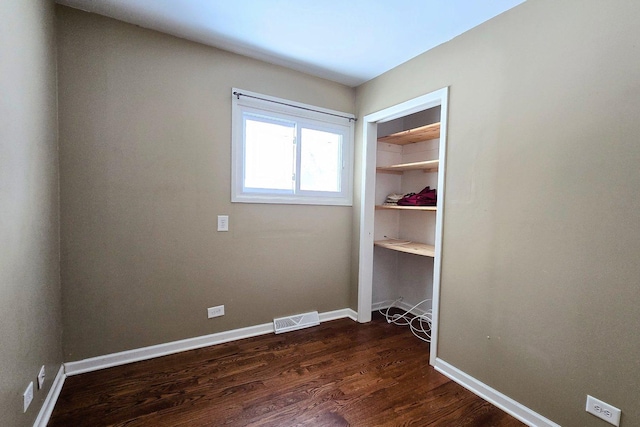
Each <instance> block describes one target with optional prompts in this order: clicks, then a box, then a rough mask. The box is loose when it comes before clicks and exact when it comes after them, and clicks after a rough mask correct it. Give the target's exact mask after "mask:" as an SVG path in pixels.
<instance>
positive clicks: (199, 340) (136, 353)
mask: <svg viewBox="0 0 640 427" xmlns="http://www.w3.org/2000/svg"><path fill="white" fill-rule="evenodd" d="M357 316H358V315H357V313H356V312H355V311H354V310H352V309H350V308H345V309H342V310H334V311H328V312H325V313H320V315H319V317H320V322H328V321H330V320H336V319H342V318H345V317H347V318H349V319H351V320H353V321H356V319H357ZM273 332H274V330H273V322H269V323H263V324H261V325H255V326H248V327H246V328H240V329H233V330H230V331H225V332H218V333H215V334H211V335H203V336H200V337H195V338H187V339H184V340H179V341H172V342H168V343H164V344H157V345H152V346H149V347H142V348H137V349H133V350H127V351H122V352H118V353H111V354H107V355H104V356H97V357H91V358H89V359H84V360H79V361H76V362H67V363H65V364H64V369H65V373H66V374H67V376H72V375H78V374H83V373H85V372H93V371H97V370H100V369H106V368H111V367H114V366H120V365H125V364H127V363H133V362H140V361H141V360H148V359H153V358H156V357H161V356H167V355H169V354H174V353H180V352H182V351H188V350H195V349H197V348H202V347H208V346H211V345H215V344H223V343H226V342H230V341H236V340H241V339H244V338H251V337H255V336H258V335H266V334H272V333H273Z"/></svg>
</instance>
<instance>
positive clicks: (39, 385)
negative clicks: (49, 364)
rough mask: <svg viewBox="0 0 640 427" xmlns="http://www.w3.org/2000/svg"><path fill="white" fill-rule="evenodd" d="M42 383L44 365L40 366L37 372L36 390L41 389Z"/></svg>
mask: <svg viewBox="0 0 640 427" xmlns="http://www.w3.org/2000/svg"><path fill="white" fill-rule="evenodd" d="M43 384H44V365H42V368H40V372H38V390H40V389H42V385H43Z"/></svg>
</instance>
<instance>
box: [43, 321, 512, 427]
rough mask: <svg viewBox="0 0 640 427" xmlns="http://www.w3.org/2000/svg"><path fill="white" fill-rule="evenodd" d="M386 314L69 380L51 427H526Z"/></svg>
mask: <svg viewBox="0 0 640 427" xmlns="http://www.w3.org/2000/svg"><path fill="white" fill-rule="evenodd" d="M428 352H429V345H428V344H427V343H424V342H422V341H420V340H419V339H417V338H416V337H414V336H413V335H412V334H411V332H409V330H408V329H407V327H401V326H395V325H390V324H387V323H386V322H385V321H384V320H382V319H381V318H380V317H376V318H375V320H374V321H373V322H371V323H368V324H358V323H355V322H353V321H351V320H348V319H342V320H335V321H332V322H327V323H323V324H321V325H320V326H316V327H313V328H309V329H304V330H300V331H295V332H288V333H285V334H282V335H273V334H271V335H264V336H260V337H255V338H249V339H245V340H241V341H236V342H232V343H227V344H221V345H216V346H211V347H208V348H203V349H199V350H192V351H188V352H183V353H179V354H174V355H170V356H165V357H160V358H156V359H152V360H148V361H143V362H137V363H132V364H129V365H124V366H119V367H115V368H110V369H104V370H101V371H97V372H92V373H86V374H81V375H77V376H72V377H69V378H67V379H66V381H65V384H64V387H63V389H62V393H61V395H60V397H59V399H58V402H57V405H56V407H55V409H54V411H53V414H52V417H51V420H50V422H49V426H74V427H75V426H158V427H164V426H274V427H275V426H277V427H288V426H355V427H360V426H362V427H370V426H410V425H411V426H482V427H485V426H504V427H512V426H523V425H524V424H522V423H521V422H519V421H517V420H516V419H515V418H513V417H511V416H509V415H507V414H506V413H504V412H503V411H501V410H500V409H498V408H496V407H494V406H493V405H491V404H489V403H487V402H485V401H484V400H482V399H480V398H478V397H477V396H475V395H473V394H472V393H471V392H469V391H467V390H465V389H464V388H462V387H461V386H459V385H457V384H455V383H454V382H452V381H451V380H449V379H448V378H446V377H445V376H443V375H441V374H439V373H438V372H436V371H435V370H434V369H433V368H432V367H431V366H429V362H428V360H429V357H428V356H429V353H428Z"/></svg>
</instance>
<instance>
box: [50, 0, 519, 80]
mask: <svg viewBox="0 0 640 427" xmlns="http://www.w3.org/2000/svg"><path fill="white" fill-rule="evenodd" d="M57 2H58V3H60V4H64V5H67V6H71V7H74V8H77V9H82V10H86V11H89V12H94V13H98V14H100V15H105V16H109V17H112V18H115V19H119V20H121V21H125V22H129V23H132V24H136V25H140V26H141V27H145V28H151V29H154V30H157V31H161V32H164V33H168V34H172V35H175V36H178V37H182V38H185V39H188V40H193V41H197V42H200V43H204V44H207V45H211V46H215V47H219V48H221V49H225V50H229V51H231V52H236V53H239V54H242V55H246V56H250V57H253V58H257V59H261V60H264V61H267V62H271V63H274V64H278V65H283V66H285V67H288V68H292V69H295V70H299V71H303V72H306V73H309V74H313V75H316V76H319V77H323V78H326V79H329V80H334V81H337V82H340V83H343V84H346V85H349V86H357V85H359V84H361V83H364V82H365V81H367V80H370V79H372V78H374V77H376V76H378V75H380V74H382V73H384V72H385V71H388V70H390V69H392V68H394V67H396V66H397V65H400V64H402V63H403V62H406V61H408V60H409V59H411V58H413V57H415V56H417V55H419V54H421V53H423V52H426V51H427V50H429V49H431V48H434V47H436V46H438V45H439V44H442V43H444V42H446V41H448V40H451V39H452V38H454V37H456V36H458V35H460V34H462V33H464V32H465V31H467V30H469V29H471V28H473V27H475V26H477V25H479V24H481V23H483V22H485V21H487V20H489V19H491V18H493V17H494V16H496V15H499V14H500V13H502V12H504V11H506V10H508V9H511V8H512V7H514V6H516V5H518V4H520V3H523V2H524V0H483V1H478V0H57Z"/></svg>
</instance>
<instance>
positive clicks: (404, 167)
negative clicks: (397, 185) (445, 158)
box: [376, 160, 439, 174]
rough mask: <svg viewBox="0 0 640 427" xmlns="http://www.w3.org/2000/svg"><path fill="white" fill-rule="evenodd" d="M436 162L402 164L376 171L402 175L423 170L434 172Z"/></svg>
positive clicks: (383, 167)
mask: <svg viewBox="0 0 640 427" xmlns="http://www.w3.org/2000/svg"><path fill="white" fill-rule="evenodd" d="M438 164H439V161H438V160H426V161H424V162H413V163H402V164H399V165H391V166H379V167H377V168H376V171H378V172H382V173H394V174H402V172H404V171H413V170H423V171H425V172H434V171H437V170H438Z"/></svg>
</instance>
